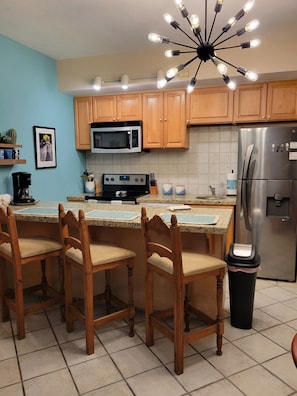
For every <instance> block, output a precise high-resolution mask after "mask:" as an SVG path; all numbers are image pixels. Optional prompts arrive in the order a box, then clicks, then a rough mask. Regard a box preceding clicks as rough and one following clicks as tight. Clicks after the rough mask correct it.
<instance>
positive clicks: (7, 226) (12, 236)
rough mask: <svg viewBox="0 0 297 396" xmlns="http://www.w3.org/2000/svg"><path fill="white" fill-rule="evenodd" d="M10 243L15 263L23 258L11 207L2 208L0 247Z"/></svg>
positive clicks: (0, 213) (0, 210) (0, 214)
mask: <svg viewBox="0 0 297 396" xmlns="http://www.w3.org/2000/svg"><path fill="white" fill-rule="evenodd" d="M3 243H9V244H10V247H11V253H12V258H13V261H14V262H16V261H19V260H20V258H21V254H20V247H19V239H18V231H17V226H16V220H15V216H14V213H13V211H12V209H11V207H10V206H7V208H4V207H1V208H0V245H1V244H3Z"/></svg>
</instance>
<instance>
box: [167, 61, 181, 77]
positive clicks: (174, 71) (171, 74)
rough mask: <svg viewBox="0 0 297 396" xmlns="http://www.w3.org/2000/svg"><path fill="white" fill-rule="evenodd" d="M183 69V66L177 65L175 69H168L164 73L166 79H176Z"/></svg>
mask: <svg viewBox="0 0 297 396" xmlns="http://www.w3.org/2000/svg"><path fill="white" fill-rule="evenodd" d="M184 68H185V66H184V65H182V64H181V65H178V66H177V67H172V68H171V69H169V70H168V71H167V73H166V77H167V78H173V77H176V76H177V75H178V73H179V72H180V71H181V70H183V69H184Z"/></svg>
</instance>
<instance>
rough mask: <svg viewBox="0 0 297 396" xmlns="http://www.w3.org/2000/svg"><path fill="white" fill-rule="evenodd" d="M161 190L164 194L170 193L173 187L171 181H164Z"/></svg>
mask: <svg viewBox="0 0 297 396" xmlns="http://www.w3.org/2000/svg"><path fill="white" fill-rule="evenodd" d="M162 192H163V194H164V195H172V192H173V187H172V184H171V183H164V184H163V186H162Z"/></svg>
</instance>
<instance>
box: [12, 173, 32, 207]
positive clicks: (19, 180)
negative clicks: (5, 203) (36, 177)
mask: <svg viewBox="0 0 297 396" xmlns="http://www.w3.org/2000/svg"><path fill="white" fill-rule="evenodd" d="M12 182H13V203H14V204H20V203H21V204H29V205H30V204H34V203H35V199H34V198H33V197H32V196H31V194H30V190H29V186H30V185H31V173H28V172H15V173H13V174H12Z"/></svg>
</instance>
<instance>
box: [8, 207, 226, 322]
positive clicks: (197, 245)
mask: <svg viewBox="0 0 297 396" xmlns="http://www.w3.org/2000/svg"><path fill="white" fill-rule="evenodd" d="M63 204H64V207H65V209H66V210H68V209H69V210H73V211H74V212H77V211H78V209H80V208H81V209H83V210H84V211H85V214H86V218H87V222H88V224H89V229H90V235H91V238H92V239H93V240H94V241H101V242H110V243H115V244H118V245H119V246H122V247H126V248H128V249H131V250H134V251H135V252H136V262H135V272H134V274H135V277H134V279H135V282H134V299H135V305H136V307H138V308H143V307H144V285H145V259H144V254H143V249H142V238H141V223H140V213H141V207H142V205H110V204H100V205H98V204H96V203H84V202H64V203H63ZM13 210H14V212H15V216H16V219H17V223H18V229H19V234H20V236H33V235H36V234H37V233H38V234H40V233H43V234H45V235H48V236H51V237H53V238H56V239H58V238H59V226H58V203H57V202H39V203H37V204H36V205H30V206H26V207H24V206H22V207H18V206H14V207H13ZM185 212H186V213H185ZM172 213H173V212H171V211H169V210H168V209H166V208H165V207H158V206H147V214H148V216H149V217H152V216H153V215H155V214H159V215H160V214H167V216H168V214H172ZM175 213H176V214H177V215H179V214H181V213H182V214H183V215H184V214H187V215H190V216H194V217H195V216H208V217H211V218H213V217H215V218H216V221H215V224H197V223H196V222H195V221H196V220H195V221H194V222H190V223H182V222H180V229H181V233H182V244H183V248H184V249H190V250H194V251H197V252H202V253H205V252H208V251H210V252H211V254H213V255H215V256H217V257H221V258H223V257H224V253H225V236H226V233H227V230H228V227H229V224H230V221H231V219H232V214H233V211H232V209H230V208H219V207H212V208H200V207H197V208H192V209H190V210H187V211H185V210H183V211H177V212H175ZM121 270H123V269H119V271H118V276H116V277H114V279H112V283H113V288H114V289H116V292H117V294H118V295H119V296H120V297H121V298H123V299H126V297H127V296H126V290H125V287H124V285H123V286H122V283H123V282H121V281H120V280H122V279H123V277H125V276H126V273H124V272H123V271H122V272H123V273H121ZM98 275H99V276H98V282H97V286H98V287H97V288H96V292H98V291H99V290H100V284H101V282H102V280H100V275H101V274H98ZM35 276H36V275H35ZM35 276H34V277H35ZM34 277H33V275H32V278H34ZM74 287H75V289H76V290H77V293H78V294H79V295H81V294H82V287H81V279H77V278H75V284H74ZM156 287H157V288H161V289H162V290H163V291H164V292H163V295H162V298H161V299H160V300H158V302H157V304H158V305H159V307H160V308H163V307H164V306H167V305H168V304H169V303H170V301H171V300H172V294H171V293H172V290H171V289H170V287H169V285H167V283H166V282H165V281H164V280H163V279H158V280H157V281H156ZM206 291H208V293H207V294H206V293H205V292H206ZM205 294H206V295H207V298H206V297H205ZM202 296H203V299H202V298H201V299H200V297H202ZM191 297H192V300H193V301H195V302H196V301H197V304H196V305H197V307H199V308H201V309H205V310H207V312H208V313H209V314H211V315H214V313H215V302H216V296H215V279H209V281H207V282H205V281H204V282H201V284H199V285H197V286H195V287H193V290H192V296H191Z"/></svg>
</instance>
